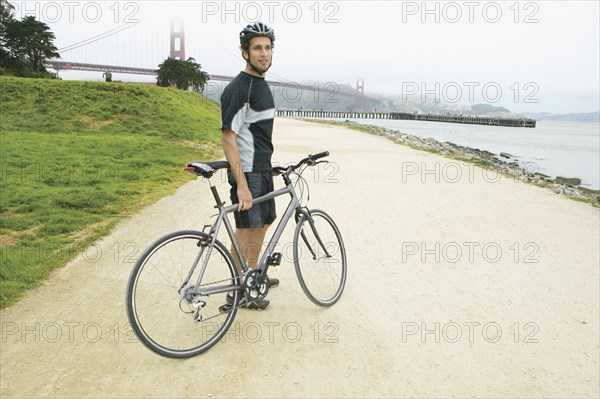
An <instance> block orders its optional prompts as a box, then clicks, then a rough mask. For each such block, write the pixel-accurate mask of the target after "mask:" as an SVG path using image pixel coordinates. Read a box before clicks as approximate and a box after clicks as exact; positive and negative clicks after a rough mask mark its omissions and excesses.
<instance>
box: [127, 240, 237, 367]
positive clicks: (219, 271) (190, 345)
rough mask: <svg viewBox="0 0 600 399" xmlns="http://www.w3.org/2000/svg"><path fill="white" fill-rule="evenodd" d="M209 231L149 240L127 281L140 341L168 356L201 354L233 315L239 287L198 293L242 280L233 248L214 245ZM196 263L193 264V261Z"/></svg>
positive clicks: (129, 306) (131, 315)
mask: <svg viewBox="0 0 600 399" xmlns="http://www.w3.org/2000/svg"><path fill="white" fill-rule="evenodd" d="M207 239H208V235H207V234H205V233H202V232H199V231H178V232H175V233H172V234H169V235H167V236H165V237H163V238H161V239H159V240H158V241H156V242H155V243H154V244H152V245H151V246H150V248H148V249H147V250H146V252H144V253H143V254H142V256H141V257H140V258H139V259H138V261H137V263H136V264H135V266H134V268H133V270H132V272H131V276H130V278H129V282H128V284H127V295H126V306H127V316H128V318H129V322H130V323H131V327H132V329H133V331H134V332H135V333H136V335H137V336H138V338H139V339H140V341H142V343H143V344H144V345H146V347H148V348H149V349H151V350H152V351H154V352H156V353H158V354H160V355H163V356H167V357H174V358H184V357H191V356H194V355H197V354H199V353H201V352H204V351H206V350H207V349H209V348H211V347H212V346H213V345H214V344H216V343H217V342H218V341H219V340H220V339H221V338H222V337H223V335H224V334H225V333H226V332H227V330H228V329H229V327H230V325H231V323H232V321H233V318H234V317H235V313H236V308H237V304H238V303H239V299H240V297H241V293H239V292H238V291H234V290H233V289H232V290H230V292H231V293H232V294H233V300H231V301H229V302H230V303H227V299H226V296H227V293H226V292H220V293H215V294H211V295H199V294H198V290H197V287H196V284H197V282H198V279H199V276H200V273H201V270H202V266H203V264H204V262H205V260H206V258H207V257H208V263H207V264H206V268H205V269H204V274H203V275H202V278H201V280H200V284H199V287H200V288H201V289H209V288H211V287H212V288H214V287H228V286H233V285H239V276H238V272H237V269H236V267H235V265H234V262H233V259H232V258H231V254H230V253H229V251H227V249H225V247H224V246H223V244H221V243H220V242H219V241H216V242H215V245H214V247H213V249H212V251H210V252H211V253H210V254H209V248H210V247H208V246H207V245H206V244H207ZM194 265H195V267H194Z"/></svg>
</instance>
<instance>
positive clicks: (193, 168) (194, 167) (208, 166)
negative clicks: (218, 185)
mask: <svg viewBox="0 0 600 399" xmlns="http://www.w3.org/2000/svg"><path fill="white" fill-rule="evenodd" d="M185 166H186V167H185V169H184V170H185V171H187V172H193V173H195V174H197V175H198V176H202V177H206V178H207V179H208V178H210V177H212V175H213V174H214V173H215V172H216V171H217V170H219V169H224V168H229V163H228V162H227V161H215V162H202V161H194V162H190V163H188V164H187V165H185Z"/></svg>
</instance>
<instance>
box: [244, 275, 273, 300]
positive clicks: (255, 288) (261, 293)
mask: <svg viewBox="0 0 600 399" xmlns="http://www.w3.org/2000/svg"><path fill="white" fill-rule="evenodd" d="M259 274H260V272H259V271H258V270H251V271H249V272H248V273H247V274H246V278H245V279H244V285H245V287H246V298H247V299H248V301H249V302H257V301H262V300H263V299H264V298H265V297H266V296H267V294H268V293H269V277H267V276H265V279H264V280H263V282H262V283H260V284H258V275H259Z"/></svg>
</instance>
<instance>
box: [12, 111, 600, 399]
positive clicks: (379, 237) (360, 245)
mask: <svg viewBox="0 0 600 399" xmlns="http://www.w3.org/2000/svg"><path fill="white" fill-rule="evenodd" d="M275 125H276V131H275V148H276V153H275V156H274V160H276V161H279V162H281V163H287V162H291V161H296V160H298V159H299V158H301V157H303V156H306V155H307V154H309V153H316V152H318V151H321V150H329V151H330V152H331V157H330V159H331V161H333V162H334V163H332V164H329V166H328V167H327V168H325V167H323V166H322V167H321V168H319V169H317V170H316V172H313V174H312V175H310V174H307V175H305V177H308V178H309V181H312V184H311V203H312V204H313V206H314V207H318V208H323V209H325V210H327V211H328V212H329V213H330V214H331V215H332V216H333V217H334V218H335V220H336V221H337V223H338V225H339V227H340V229H341V231H342V233H343V234H344V238H345V243H346V247H347V250H348V259H349V273H348V283H347V285H346V290H345V292H344V295H343V297H342V299H341V301H340V302H339V303H338V304H336V305H335V306H334V307H332V308H330V309H321V308H318V307H316V306H314V305H313V304H312V303H311V302H310V301H308V299H306V298H305V297H304V294H303V293H302V290H301V289H300V286H299V284H298V282H297V280H296V276H295V273H294V270H293V265H292V264H291V263H286V262H284V263H282V265H281V266H280V267H279V268H277V269H275V270H274V271H273V276H276V277H278V278H280V279H281V286H280V287H279V288H277V289H274V290H273V291H271V293H270V294H269V297H270V299H271V302H272V303H271V306H270V308H269V309H268V310H266V311H263V312H251V311H240V312H239V313H238V317H237V318H236V320H235V324H234V327H233V328H232V330H231V331H230V333H229V334H228V335H227V336H226V339H225V342H221V343H219V344H217V345H216V346H215V347H213V348H212V349H211V350H210V351H209V352H207V353H205V354H203V355H201V356H198V357H195V358H192V359H188V360H170V359H166V358H162V357H159V356H157V355H155V354H153V353H152V352H150V351H148V350H147V349H146V348H145V347H144V346H142V345H141V344H140V343H138V342H136V339H135V337H134V336H133V335H132V332H131V331H130V330H129V329H128V326H127V317H126V314H125V305H124V297H125V284H126V280H127V278H128V275H129V271H130V269H131V267H132V263H131V262H132V261H135V259H136V257H137V256H138V255H139V254H140V252H141V251H142V250H143V249H144V248H145V247H146V246H147V245H149V244H150V243H151V242H152V241H153V240H154V239H156V238H158V237H159V236H161V235H163V234H165V233H167V232H171V231H174V230H180V229H187V228H198V227H201V224H203V222H204V221H205V220H206V219H207V217H208V216H209V215H211V214H212V213H214V209H213V208H212V204H211V198H210V196H209V191H208V186H207V185H205V184H202V183H201V182H200V181H195V182H192V183H190V184H188V185H186V186H184V187H182V188H181V189H180V190H179V191H178V192H177V193H176V194H175V195H173V196H170V197H167V198H164V199H163V200H161V201H159V202H158V203H156V204H155V205H152V206H150V207H148V208H146V209H144V210H143V211H142V212H140V213H139V214H137V215H135V216H133V217H131V218H130V219H128V220H126V221H124V222H123V223H121V224H120V225H119V226H118V227H117V228H116V229H115V230H114V232H113V233H112V234H111V235H110V236H109V237H107V238H105V239H104V240H102V241H100V242H98V243H97V244H96V245H95V246H92V247H90V248H89V250H88V251H86V253H85V254H82V255H81V256H79V257H78V258H77V259H75V260H74V261H73V262H71V263H70V264H69V265H67V266H66V267H65V268H63V269H61V270H59V271H58V272H56V273H55V274H54V275H53V276H52V278H51V279H49V281H48V282H47V283H46V284H45V285H44V286H43V287H41V288H39V289H37V290H35V291H34V292H31V293H29V294H28V295H27V297H26V298H25V299H24V300H22V301H21V302H19V303H18V304H16V305H15V306H13V307H11V308H9V309H5V310H4V311H2V312H1V313H0V315H1V324H2V336H1V338H2V341H1V359H0V366H1V369H0V396H1V397H2V398H12V397H213V398H214V397H242V396H244V397H315V396H318V397H334V396H335V397H340V396H350V397H408V396H418V397H452V396H460V397H467V396H476V397H578V398H579V397H598V396H599V395H600V392H599V377H598V375H599V364H598V361H599V356H600V349H599V340H600V339H599V330H600V327H599V311H600V310H599V302H600V300H599V291H600V289H599V281H600V276H599V263H600V254H599V249H598V242H599V238H600V237H599V234H600V233H599V229H600V226H599V223H600V214H599V210H598V209H595V208H592V207H591V206H589V205H586V204H581V203H576V202H573V201H569V200H566V199H564V198H560V197H558V196H556V195H555V194H552V193H551V192H549V191H548V190H543V189H540V188H537V187H533V186H530V185H526V184H524V183H521V182H515V181H512V180H511V179H509V178H504V177H499V176H496V175H495V174H494V173H493V172H489V173H486V171H484V170H483V169H481V168H478V167H473V166H469V165H465V164H463V163H461V162H458V161H452V160H448V159H445V158H442V157H440V156H437V155H433V154H428V153H424V152H419V151H414V150H411V149H408V148H405V147H402V146H399V145H394V144H392V143H391V142H390V141H387V140H385V139H383V138H381V137H376V136H371V135H367V134H364V133H359V132H355V131H351V130H348V129H344V128H339V127H331V126H323V125H317V124H311V123H304V122H299V121H293V120H285V119H277V120H276V123H275ZM182 161H185V160H182ZM309 173H310V172H309ZM315 180H316V181H317V183H315ZM281 184H282V183H281V182H277V181H276V187H280V186H281ZM220 186H221V187H222V190H221V192H225V191H224V190H225V187H226V182H225V181H224V180H221V182H220ZM279 205H280V209H279V214H281V213H282V210H281V207H282V206H283V205H284V204H283V203H280V204H279ZM287 230H288V231H287V232H286V234H287V235H286V236H285V237H284V240H285V239H286V237H288V238H287V240H289V237H290V236H291V232H292V231H291V230H292V229H291V228H289V227H288V229H287ZM284 242H285V241H284Z"/></svg>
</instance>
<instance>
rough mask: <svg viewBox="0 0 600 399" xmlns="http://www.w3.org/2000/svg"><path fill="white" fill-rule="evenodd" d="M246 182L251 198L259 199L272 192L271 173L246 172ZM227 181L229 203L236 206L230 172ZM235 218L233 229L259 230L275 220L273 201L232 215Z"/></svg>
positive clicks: (235, 189)
mask: <svg viewBox="0 0 600 399" xmlns="http://www.w3.org/2000/svg"><path fill="white" fill-rule="evenodd" d="M244 175H245V176H246V181H247V182H248V188H249V189H250V193H251V194H252V198H257V197H260V196H261V195H265V194H267V193H270V192H271V191H273V190H274V189H273V175H272V173H266V172H246V173H244ZM227 179H228V180H229V184H230V185H231V190H230V192H229V194H230V198H231V203H232V204H237V203H238V202H239V200H238V196H237V183H236V182H235V179H234V178H233V175H232V174H231V172H228V173H227ZM233 215H234V217H235V227H237V228H238V229H247V228H260V227H264V226H265V225H266V224H271V223H273V222H274V221H275V219H276V218H277V214H276V213H275V200H274V199H270V200H268V201H264V202H261V203H260V204H255V205H253V206H252V208H250V209H249V210H247V211H242V212H238V211H235V212H234V213H233Z"/></svg>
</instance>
